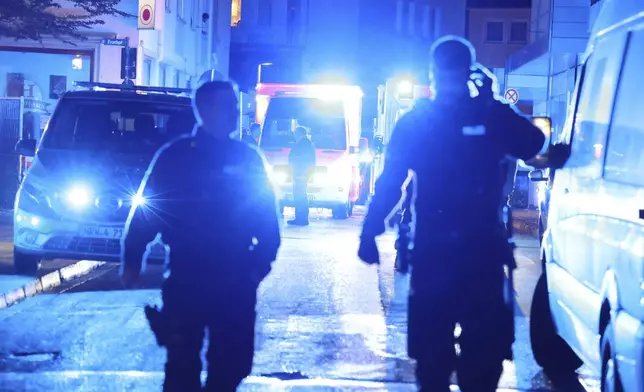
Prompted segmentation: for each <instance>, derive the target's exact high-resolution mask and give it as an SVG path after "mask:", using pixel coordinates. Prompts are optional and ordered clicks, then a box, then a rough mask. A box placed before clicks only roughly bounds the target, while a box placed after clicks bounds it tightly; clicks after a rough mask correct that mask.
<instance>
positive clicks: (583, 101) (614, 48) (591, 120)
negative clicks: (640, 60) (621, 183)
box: [567, 34, 626, 178]
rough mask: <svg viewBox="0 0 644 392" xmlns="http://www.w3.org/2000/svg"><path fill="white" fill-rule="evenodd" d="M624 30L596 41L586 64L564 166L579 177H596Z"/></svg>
mask: <svg viewBox="0 0 644 392" xmlns="http://www.w3.org/2000/svg"><path fill="white" fill-rule="evenodd" d="M625 42H626V34H613V35H611V36H608V37H606V38H604V39H602V40H601V41H599V42H598V43H597V45H596V46H595V50H594V51H593V54H592V57H591V58H590V60H589V61H588V63H587V65H586V67H587V68H586V74H585V78H584V79H585V80H584V85H583V86H582V90H581V98H580V100H579V106H578V107H577V114H576V116H575V123H574V124H573V135H572V153H571V156H570V159H569V160H568V163H567V166H569V167H572V168H575V174H576V175H577V176H580V177H588V178H599V177H601V174H602V164H603V157H604V146H605V144H606V138H607V134H608V125H609V122H610V118H611V109H612V106H613V100H614V96H615V86H616V84H617V79H618V77H619V71H620V66H621V62H622V61H621V60H622V54H623V51H624V45H625Z"/></svg>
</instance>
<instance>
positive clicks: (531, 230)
mask: <svg viewBox="0 0 644 392" xmlns="http://www.w3.org/2000/svg"><path fill="white" fill-rule="evenodd" d="M512 227H513V228H514V231H515V232H516V233H517V234H524V235H531V236H535V237H536V236H538V235H539V210H537V209H529V210H528V209H515V210H512Z"/></svg>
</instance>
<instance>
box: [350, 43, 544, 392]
mask: <svg viewBox="0 0 644 392" xmlns="http://www.w3.org/2000/svg"><path fill="white" fill-rule="evenodd" d="M473 71H474V72H473ZM430 77H431V78H432V88H433V90H434V94H433V98H432V100H431V101H429V100H427V102H424V103H423V104H422V105H416V106H415V107H414V109H412V110H411V111H410V112H409V113H407V114H406V115H405V116H403V117H402V118H401V119H400V121H399V122H398V124H397V125H396V128H395V130H394V132H393V134H392V137H391V140H390V143H389V145H388V147H387V151H386V158H385V167H384V170H383V173H382V175H381V176H380V178H379V179H378V181H377V183H376V191H375V195H374V196H373V199H372V202H371V204H370V206H369V209H368V212H367V215H366V217H365V220H364V225H363V231H362V235H361V243H360V249H359V251H358V255H359V257H360V258H361V259H362V260H363V261H365V262H366V263H369V264H373V263H378V262H379V255H378V249H377V246H376V242H375V237H376V236H378V235H380V234H382V233H383V232H384V231H385V219H386V217H387V216H388V215H389V213H390V212H391V210H392V209H393V208H394V207H395V206H396V205H397V204H398V202H399V200H400V198H401V195H402V190H401V187H402V186H403V184H404V183H405V181H406V180H407V178H408V176H409V175H412V176H413V181H414V183H415V197H414V203H412V204H413V205H412V212H413V215H414V225H412V227H415V233H414V248H413V250H412V260H413V262H412V265H413V270H412V274H411V289H410V297H409V326H408V352H409V355H410V357H412V358H414V359H416V361H417V368H416V375H417V380H418V383H419V385H420V390H421V391H431V392H447V391H449V390H450V375H451V374H452V372H453V371H454V370H457V372H458V380H459V386H460V389H461V390H462V391H463V392H471V391H476V392H492V391H495V390H496V387H497V383H498V380H499V378H500V376H501V371H502V362H503V360H504V359H506V358H511V355H512V343H513V341H514V333H513V322H514V319H513V317H512V313H511V312H512V310H513V305H514V304H513V300H514V298H513V297H512V296H511V295H510V296H508V295H507V294H508V293H507V287H508V286H507V275H506V273H505V271H506V270H507V268H508V267H513V266H514V256H513V253H512V246H511V245H510V244H509V242H508V235H507V233H506V227H505V224H504V222H503V220H502V219H501V216H502V214H501V213H500V211H501V208H502V207H503V206H504V205H505V203H504V201H503V192H504V185H505V183H506V179H507V166H506V165H505V164H504V163H503V162H504V159H506V157H507V156H511V157H513V158H515V159H517V158H518V159H523V160H526V161H527V160H529V159H530V158H533V157H534V156H536V155H538V154H539V153H540V152H542V150H543V149H544V147H547V143H546V138H545V136H544V134H543V133H542V132H541V131H540V130H539V129H538V128H537V127H535V126H534V125H533V124H532V123H531V121H530V120H528V119H527V118H525V117H523V116H522V115H520V114H519V113H518V112H516V111H515V110H514V109H513V108H512V107H510V106H509V105H507V104H505V103H504V102H501V101H500V100H499V99H497V96H496V94H495V93H494V88H493V87H494V78H493V76H491V75H490V74H489V72H487V71H486V70H485V69H484V68H482V67H480V66H477V65H476V63H475V59H474V49H473V48H472V46H471V44H470V43H469V42H468V41H466V40H464V39H462V38H458V37H445V38H443V39H441V40H439V41H438V42H436V43H435V44H434V46H433V48H432V52H431V72H430ZM473 77H474V78H475V79H478V80H476V81H473V80H472V79H473ZM456 324H459V325H460V327H461V330H462V332H461V334H460V337H459V344H460V348H461V353H460V356H458V358H457V356H456V353H455V350H454V343H455V341H454V331H455V326H456Z"/></svg>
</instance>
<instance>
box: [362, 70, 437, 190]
mask: <svg viewBox="0 0 644 392" xmlns="http://www.w3.org/2000/svg"><path fill="white" fill-rule="evenodd" d="M430 96H431V90H430V87H429V86H428V85H418V84H415V83H414V81H413V79H411V78H407V77H396V78H391V79H389V80H387V82H386V83H385V84H383V85H380V86H378V117H377V118H376V120H375V124H374V128H375V129H374V141H375V143H374V147H375V148H374V150H375V153H374V156H373V161H372V163H371V170H370V173H369V175H368V176H367V177H368V178H369V183H368V184H367V185H366V186H368V188H369V194H370V195H373V193H374V190H375V184H376V180H377V179H378V176H380V173H382V170H383V168H384V163H385V160H384V159H385V155H384V151H385V149H386V147H387V145H388V144H389V140H390V138H391V134H392V132H393V130H394V127H395V126H396V123H397V122H398V120H399V119H400V118H401V117H402V116H403V115H404V114H405V113H407V112H408V111H409V110H411V108H412V107H413V105H414V102H415V101H416V100H418V99H422V98H429V97H430Z"/></svg>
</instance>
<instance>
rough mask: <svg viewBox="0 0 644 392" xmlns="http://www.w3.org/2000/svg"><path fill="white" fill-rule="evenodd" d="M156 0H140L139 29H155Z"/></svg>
mask: <svg viewBox="0 0 644 392" xmlns="http://www.w3.org/2000/svg"><path fill="white" fill-rule="evenodd" d="M155 17H156V13H155V0H139V30H154V19H155Z"/></svg>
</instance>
